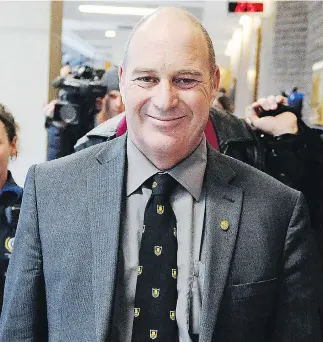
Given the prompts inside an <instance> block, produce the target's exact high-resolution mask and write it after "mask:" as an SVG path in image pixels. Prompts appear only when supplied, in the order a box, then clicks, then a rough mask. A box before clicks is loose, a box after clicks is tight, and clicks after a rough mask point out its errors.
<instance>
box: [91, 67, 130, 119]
mask: <svg viewBox="0 0 323 342" xmlns="http://www.w3.org/2000/svg"><path fill="white" fill-rule="evenodd" d="M101 82H102V83H103V85H105V86H106V87H107V89H108V92H107V93H106V95H105V96H104V98H103V99H98V106H99V107H100V109H101V110H100V111H99V113H98V114H97V116H96V123H97V125H99V124H101V123H102V122H104V121H106V120H108V119H111V118H113V117H115V116H116V115H118V114H120V113H122V112H123V111H124V105H123V102H122V98H121V95H120V89H119V76H118V67H117V66H112V67H111V68H110V69H109V70H108V71H107V72H105V73H104V75H103V76H102V78H101Z"/></svg>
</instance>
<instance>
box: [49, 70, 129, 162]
mask: <svg viewBox="0 0 323 342" xmlns="http://www.w3.org/2000/svg"><path fill="white" fill-rule="evenodd" d="M100 71H101V70H99V72H100ZM100 76H102V73H101V74H100V73H96V72H95V71H94V70H93V69H92V68H90V67H88V66H82V67H80V68H79V69H78V71H77V74H76V75H73V74H72V73H71V71H70V69H67V68H66V67H63V68H62V70H61V75H60V76H59V77H57V78H56V79H55V80H54V81H53V86H54V87H55V88H58V89H60V90H59V99H57V100H53V101H51V102H50V103H49V104H48V105H47V106H46V107H45V108H44V110H45V115H46V128H47V129H48V148H47V151H48V152H47V160H52V159H56V158H59V157H63V156H66V155H68V154H71V153H73V152H74V149H73V146H74V145H75V143H76V141H77V140H78V139H79V138H80V137H81V136H83V135H84V134H86V133H87V132H88V131H90V130H91V129H92V128H93V127H94V126H95V125H96V124H97V122H102V121H103V120H105V119H104V118H106V117H110V116H111V115H112V116H114V115H115V113H118V112H119V111H122V110H123V104H122V101H121V96H120V93H119V86H118V73H117V68H112V69H111V70H110V71H108V72H106V73H105V74H104V75H103V77H102V79H101V80H100Z"/></svg>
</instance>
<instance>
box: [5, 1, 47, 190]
mask: <svg viewBox="0 0 323 342" xmlns="http://www.w3.org/2000/svg"><path fill="white" fill-rule="evenodd" d="M49 30H50V2H49V1H10V2H9V1H8V2H1V1H0V102H1V103H4V104H6V105H7V106H8V107H9V108H10V109H11V111H12V113H13V115H14V116H15V118H16V120H17V122H18V123H19V125H20V145H19V151H20V155H19V157H18V159H17V160H16V161H15V162H13V163H12V164H11V166H10V169H11V170H12V173H13V175H14V178H15V180H16V182H17V183H19V184H20V185H22V184H23V183H24V179H25V176H26V173H27V170H28V168H29V167H30V166H31V165H32V164H35V163H40V162H43V161H45V159H46V130H45V129H44V115H43V110H42V107H43V104H44V103H46V102H47V93H48V69H49Z"/></svg>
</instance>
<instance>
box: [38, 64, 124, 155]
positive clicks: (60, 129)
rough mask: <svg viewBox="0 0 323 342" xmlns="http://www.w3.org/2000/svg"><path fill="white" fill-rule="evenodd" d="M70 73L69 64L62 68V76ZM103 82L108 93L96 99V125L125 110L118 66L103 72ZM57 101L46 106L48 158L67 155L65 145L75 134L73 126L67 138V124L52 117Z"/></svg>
mask: <svg viewBox="0 0 323 342" xmlns="http://www.w3.org/2000/svg"><path fill="white" fill-rule="evenodd" d="M70 73H71V70H70V67H69V65H66V66H64V67H63V68H62V69H61V72H60V76H62V77H66V76H67V75H69V74H70ZM101 82H102V84H103V85H104V86H106V87H107V93H106V95H105V96H104V98H100V97H99V98H97V99H96V111H97V112H98V113H97V114H96V116H95V122H94V125H95V126H96V125H98V124H100V123H102V122H104V121H106V120H108V119H110V118H112V117H114V116H116V115H117V114H119V113H121V112H122V111H123V110H124V105H123V103H122V99H121V95H120V91H119V80H118V68H117V67H116V66H113V67H111V69H110V70H109V71H107V72H105V73H104V74H103V76H102V78H101ZM57 102H58V100H57V99H55V100H52V101H51V102H49V103H48V104H47V105H46V106H45V107H44V112H45V116H46V123H45V127H46V128H47V134H48V138H47V160H54V159H57V158H60V157H62V156H64V155H66V153H65V148H64V147H65V146H63V145H66V144H68V142H66V140H69V139H71V135H72V136H73V137H74V135H75V132H74V129H73V127H72V129H71V130H70V135H69V136H67V137H66V138H67V139H64V137H65V136H66V135H67V134H65V135H64V131H65V130H66V129H67V128H66V124H65V123H64V122H63V121H54V120H53V119H52V118H53V114H54V108H55V105H56V104H57ZM92 127H93V126H92ZM79 137H80V136H79ZM79 137H78V138H79ZM78 138H76V139H75V140H74V143H75V142H76V141H77V139H78ZM74 143H73V145H74ZM68 145H69V144H68ZM72 147H73V146H72Z"/></svg>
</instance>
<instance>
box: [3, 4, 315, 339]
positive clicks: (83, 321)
mask: <svg viewBox="0 0 323 342" xmlns="http://www.w3.org/2000/svg"><path fill="white" fill-rule="evenodd" d="M218 83H219V70H218V68H217V66H216V64H215V56H214V51H213V46H212V43H211V40H210V38H209V36H208V34H207V32H206V31H205V30H204V29H203V28H202V27H201V25H200V23H199V22H198V21H197V20H196V19H195V18H194V17H192V16H190V15H189V14H187V13H186V12H184V11H182V10H180V9H173V8H166V9H161V10H158V11H157V12H155V13H154V14H152V15H150V16H149V17H148V18H146V19H144V20H143V21H142V22H141V23H140V24H139V26H138V27H137V28H136V29H135V31H134V33H133V35H132V37H131V39H130V42H129V44H128V46H127V51H126V56H125V60H124V62H123V64H122V67H121V68H120V90H121V94H122V97H123V101H124V103H125V108H126V116H127V124H128V134H127V135H124V136H122V137H120V138H117V139H115V140H113V141H111V142H106V143H102V144H99V145H96V146H93V147H91V148H88V149H86V150H84V151H81V152H79V153H76V154H74V155H71V156H69V157H66V158H61V159H59V160H56V161H53V162H49V163H45V164H43V165H39V166H33V167H32V168H31V169H30V171H29V173H28V177H27V181H26V187H25V193H24V199H23V205H22V211H21V216H20V221H19V227H18V232H17V235H16V242H15V251H14V253H13V257H12V260H11V262H10V267H9V271H8V275H7V283H6V288H5V299H4V307H3V312H2V316H1V324H0V341H1V342H22V341H24V342H26V341H41V342H43V341H51V342H58V341H69V342H70V341H72V342H74V341H75V342H88V341H96V342H104V341H113V342H130V341H133V342H138V341H151V340H156V341H163V342H173V341H181V342H190V341H200V342H211V341H213V342H244V341H245V342H261V341H264V342H274V341H275V342H298V341H299V342H304V341H306V342H314V341H319V340H320V338H319V331H318V319H317V298H316V278H317V274H316V273H315V272H316V270H315V267H314V265H315V262H314V260H315V259H314V258H315V248H314V244H313V241H312V237H311V235H310V228H309V220H308V213H307V208H306V204H305V203H304V198H303V195H302V194H300V193H299V192H297V191H295V190H292V189H290V188H288V187H287V186H285V185H283V184H282V183H280V182H278V181H276V180H274V179H273V178H271V177H269V176H268V175H266V174H264V173H262V172H261V171H258V170H256V169H254V168H252V167H250V166H248V165H246V164H244V163H241V162H239V161H237V160H234V159H232V158H229V157H226V156H223V155H221V154H220V153H218V152H216V151H215V150H214V149H213V148H212V147H210V146H209V145H208V144H207V143H206V140H205V136H204V133H203V132H204V127H205V125H206V123H207V120H208V116H209V107H210V104H211V103H212V101H213V99H214V97H215V96H216V91H217V88H218ZM156 175H157V178H158V177H162V178H163V179H166V178H167V179H168V180H169V179H171V180H172V182H174V184H175V185H174V186H172V188H171V189H169V190H170V191H171V193H170V194H169V193H168V194H167V196H168V197H167V196H166V195H165V194H164V192H163V193H162V189H161V188H160V187H162V185H161V184H160V183H158V182H159V181H158V182H157V181H152V179H157V178H156ZM165 177H166V178H165ZM158 179H161V178H158ZM162 184H163V183H162ZM158 191H161V192H158ZM158 196H159V197H158ZM165 196H166V197H165ZM156 198H157V199H158V201H159V200H160V201H161V200H162V201H164V202H163V203H164V204H162V205H157V213H156V212H154V213H153V214H154V215H155V216H151V215H152V212H151V211H150V209H151V208H155V207H151V206H150V203H155V202H154V200H155V199H156ZM145 208H146V209H145ZM149 208H150V209H149ZM153 210H156V208H155V209H153ZM166 214H167V215H169V216H167V217H169V219H167V220H166V221H165V222H164V221H163V223H160V224H159V223H158V224H157V221H158V222H162V221H160V218H161V217H163V215H166ZM152 217H153V219H152ZM164 217H166V216H164ZM174 219H175V220H174ZM154 222H156V226H154ZM169 222H172V225H170V226H169V227H167V228H166V226H167V225H168V223H169ZM160 228H161V229H164V228H165V229H167V230H165V234H164V233H163V234H162V235H163V236H162V237H160V236H159V235H158V236H157V235H156V234H155V231H154V229H156V231H157V230H158V229H160ZM158 232H159V230H158ZM147 234H148V235H147ZM154 234H155V235H154ZM165 236H167V239H166V238H165ZM147 237H150V238H147ZM164 238H165V240H160V241H161V242H160V244H159V243H158V241H159V240H158V239H164ZM149 239H151V241H152V244H151V245H149V242H151V241H149ZM156 239H157V240H156ZM174 242H176V248H177V253H175V254H174V253H173V251H174V248H173V247H174ZM147 246H148V247H147ZM149 246H150V247H149ZM145 248H146V250H144V249H145ZM147 248H148V249H147ZM144 253H146V254H144ZM168 253H169V254H168ZM147 256H148V257H147ZM163 258H164V259H163ZM174 258H175V259H174ZM160 260H164V261H163V262H160ZM173 262H176V265H177V266H173V268H172V272H171V274H168V273H167V272H168V270H166V271H165V269H166V268H167V267H168V264H167V265H166V263H169V265H171V263H173ZM143 265H144V266H143ZM166 266H167V267H166ZM163 272H165V273H163ZM147 274H148V278H147V277H146V278H145V275H147ZM143 279H146V280H143ZM155 279H159V280H158V281H160V282H161V283H162V284H163V285H164V284H166V287H163V286H161V285H160V286H159V283H158V282H157V283H156V284H155V283H153V286H152V287H149V286H150V285H151V284H150V283H149V284H148V282H149V281H151V282H154V281H155ZM172 279H173V280H172ZM174 286H175V287H174ZM146 287H147V289H148V290H147V291H146V292H145V291H144V293H142V291H141V290H142V289H143V288H144V289H145V288H146ZM174 288H175V291H176V295H175V297H174V296H173V295H172V296H165V297H163V295H164V294H165V293H173V292H171V291H172V289H174ZM170 289H171V290H170ZM167 291H168V292H167ZM139 294H140V295H139ZM161 298H162V300H160V299H161ZM174 301H175V305H176V310H175V308H174V309H173V310H170V311H169V312H166V311H163V310H166V309H165V307H167V305H168V304H169V305H173V304H174ZM169 307H170V306H169ZM147 312H148V313H149V314H148V315H147ZM165 313H166V314H165ZM145 315H146V316H145ZM141 317H146V318H145V320H141ZM174 322H175V325H174V324H173V323H174ZM166 327H167V328H166ZM165 336H166V337H165Z"/></svg>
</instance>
